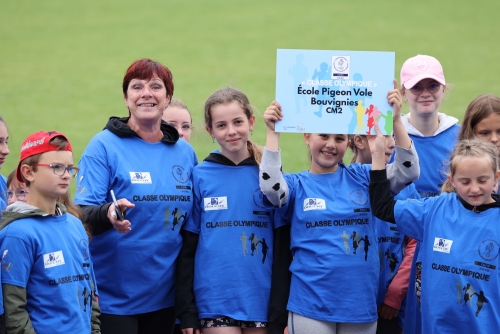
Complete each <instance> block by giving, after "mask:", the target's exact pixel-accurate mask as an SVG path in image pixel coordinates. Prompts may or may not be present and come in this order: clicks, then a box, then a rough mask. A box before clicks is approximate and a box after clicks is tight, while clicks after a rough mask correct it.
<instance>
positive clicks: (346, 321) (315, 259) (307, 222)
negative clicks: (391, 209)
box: [259, 80, 419, 334]
mask: <svg viewBox="0 0 500 334" xmlns="http://www.w3.org/2000/svg"><path fill="white" fill-rule="evenodd" d="M387 99H388V102H389V104H390V105H392V106H393V107H394V135H395V137H396V141H397V143H398V146H397V147H396V151H397V152H398V154H397V155H396V157H397V159H396V161H395V162H394V163H393V164H390V165H389V166H388V173H389V175H390V179H391V190H392V191H393V192H394V193H398V192H399V191H401V190H402V189H403V188H405V186H406V185H407V184H409V183H411V182H412V181H413V180H415V179H417V178H418V176H419V163H418V157H417V155H416V152H415V149H414V147H413V145H412V142H411V140H410V138H409V137H408V134H407V133H406V130H405V128H404V126H403V123H402V121H401V114H400V112H401V94H400V92H399V90H398V89H397V83H396V81H395V80H394V89H393V90H391V91H389V93H388V95H387ZM283 117H286V115H285V116H284V113H283V112H282V110H281V106H280V104H279V103H278V102H276V101H274V102H273V103H272V104H271V105H270V106H269V107H268V108H267V109H266V111H265V113H264V120H265V122H266V125H267V139H266V147H265V150H264V155H263V158H262V163H261V166H260V178H259V182H260V187H261V190H262V192H263V193H264V195H266V197H267V199H268V200H269V201H270V202H271V203H272V204H273V205H274V206H277V207H281V206H284V208H283V216H284V218H285V220H287V221H290V222H291V234H290V237H291V250H292V253H293V255H294V258H293V261H292V263H291V266H290V271H291V273H292V279H291V285H290V297H289V300H288V306H287V309H288V311H289V316H288V329H289V330H290V331H292V328H293V333H295V334H301V333H339V334H347V333H375V331H376V328H377V318H378V316H377V302H376V297H377V289H378V272H379V255H378V251H377V249H376V248H377V247H375V236H376V233H375V230H376V227H375V221H374V216H373V215H372V213H371V209H370V204H369V197H368V184H369V170H370V168H371V166H370V165H360V164H353V165H350V166H346V165H344V164H343V162H342V159H343V158H344V154H345V152H346V150H347V149H348V147H349V139H348V136H347V135H345V134H312V133H305V134H304V140H305V142H306V144H307V145H308V146H309V149H310V153H311V167H310V169H309V171H305V172H300V173H297V174H288V175H285V176H283V175H282V173H281V170H280V167H281V157H280V152H279V138H280V135H279V133H277V132H276V131H275V122H276V121H279V120H281V119H282V118H283ZM373 139H374V138H373V137H370V139H369V141H372V140H373ZM345 235H347V236H348V242H349V243H351V242H352V244H351V245H352V247H345V239H346V238H345Z"/></svg>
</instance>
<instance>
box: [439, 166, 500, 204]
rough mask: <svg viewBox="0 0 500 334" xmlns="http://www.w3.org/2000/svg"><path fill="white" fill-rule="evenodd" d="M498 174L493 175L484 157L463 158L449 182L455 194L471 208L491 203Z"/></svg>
mask: <svg viewBox="0 0 500 334" xmlns="http://www.w3.org/2000/svg"><path fill="white" fill-rule="evenodd" d="M498 175H499V174H498V172H497V173H493V170H492V168H491V161H490V159H489V158H488V157H486V156H481V157H464V158H463V159H462V160H461V161H460V163H459V165H458V166H457V168H456V171H455V174H454V175H453V176H449V177H448V178H449V180H450V182H451V184H452V185H453V187H455V190H456V192H457V194H458V195H459V196H460V197H461V198H462V199H463V200H465V201H466V202H467V203H469V204H470V205H472V206H478V205H481V204H488V203H492V202H493V199H492V198H491V194H492V193H493V191H494V189H495V187H496V186H497V182H498Z"/></svg>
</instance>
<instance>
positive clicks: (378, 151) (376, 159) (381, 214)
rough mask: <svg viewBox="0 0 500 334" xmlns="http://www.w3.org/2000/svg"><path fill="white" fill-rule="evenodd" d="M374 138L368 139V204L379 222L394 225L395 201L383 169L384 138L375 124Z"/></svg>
mask: <svg viewBox="0 0 500 334" xmlns="http://www.w3.org/2000/svg"><path fill="white" fill-rule="evenodd" d="M375 132H376V133H377V135H376V136H374V137H373V138H370V139H369V141H368V143H369V145H370V153H371V155H372V170H371V171H370V188H369V190H370V204H371V207H372V211H373V215H374V216H375V217H377V218H379V219H381V220H384V221H387V222H390V223H395V219H394V205H395V204H396V201H395V200H394V197H393V196H392V194H391V191H390V183H389V180H388V178H387V173H386V169H385V137H384V136H383V135H382V133H381V132H380V129H379V128H378V125H377V124H375Z"/></svg>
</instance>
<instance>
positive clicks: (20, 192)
mask: <svg viewBox="0 0 500 334" xmlns="http://www.w3.org/2000/svg"><path fill="white" fill-rule="evenodd" d="M28 194H29V192H27V191H26V190H24V189H17V190H16V191H11V190H9V191H8V192H7V195H8V197H9V200H11V199H12V197H14V195H16V198H17V199H18V200H20V201H24V200H26V196H27V195H28Z"/></svg>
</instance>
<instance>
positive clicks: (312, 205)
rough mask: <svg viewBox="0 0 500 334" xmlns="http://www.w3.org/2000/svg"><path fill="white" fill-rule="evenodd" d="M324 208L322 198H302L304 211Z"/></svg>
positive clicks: (324, 204) (324, 203)
mask: <svg viewBox="0 0 500 334" xmlns="http://www.w3.org/2000/svg"><path fill="white" fill-rule="evenodd" d="M309 210H326V202H325V200H324V199H322V198H306V199H305V200H304V211H309Z"/></svg>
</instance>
